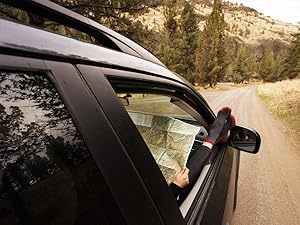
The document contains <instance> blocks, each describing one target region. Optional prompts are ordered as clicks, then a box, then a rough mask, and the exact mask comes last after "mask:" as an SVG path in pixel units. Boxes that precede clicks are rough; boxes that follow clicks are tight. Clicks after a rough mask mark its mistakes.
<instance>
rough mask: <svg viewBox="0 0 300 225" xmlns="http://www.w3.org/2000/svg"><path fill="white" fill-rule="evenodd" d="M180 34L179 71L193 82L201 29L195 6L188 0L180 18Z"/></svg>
mask: <svg viewBox="0 0 300 225" xmlns="http://www.w3.org/2000/svg"><path fill="white" fill-rule="evenodd" d="M179 26H180V34H181V40H182V46H181V47H182V49H181V62H180V67H179V68H178V70H179V71H177V72H178V73H179V74H180V75H182V76H183V77H185V78H186V79H187V80H189V81H190V82H191V83H194V82H195V70H196V68H195V60H196V50H197V47H198V42H199V30H198V21H197V15H196V13H195V8H194V6H193V5H192V4H191V3H189V2H188V1H185V2H184V7H183V10H182V12H181V17H180V20H179Z"/></svg>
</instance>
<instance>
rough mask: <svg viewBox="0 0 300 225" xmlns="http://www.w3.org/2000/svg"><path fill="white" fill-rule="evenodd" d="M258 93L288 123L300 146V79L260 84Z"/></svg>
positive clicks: (272, 111)
mask: <svg viewBox="0 0 300 225" xmlns="http://www.w3.org/2000/svg"><path fill="white" fill-rule="evenodd" d="M257 95H258V96H259V97H260V98H261V99H262V101H263V102H265V103H266V105H267V108H268V109H269V110H270V111H271V113H273V114H274V115H275V116H277V117H278V118H280V119H282V120H283V121H284V122H285V123H286V124H287V125H288V128H289V129H288V131H287V132H288V134H289V135H291V137H292V138H293V140H295V143H296V145H297V146H300V79H294V80H285V81H280V82H276V83H265V84H261V85H258V88H257Z"/></svg>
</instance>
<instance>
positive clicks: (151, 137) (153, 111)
mask: <svg viewBox="0 0 300 225" xmlns="http://www.w3.org/2000/svg"><path fill="white" fill-rule="evenodd" d="M118 98H119V99H120V101H121V102H122V104H123V105H124V106H125V108H126V110H127V112H128V114H129V116H130V118H131V119H132V121H133V123H134V124H135V125H136V127H137V128H138V130H139V132H140V134H141V136H142V137H143V139H144V141H145V143H146V144H147V146H148V149H149V150H150V152H151V154H152V156H153V157H154V159H155V161H156V163H157V164H158V166H159V168H160V170H161V172H162V174H163V175H164V178H165V179H166V181H167V183H168V184H170V183H171V182H172V181H173V179H174V178H175V176H176V175H177V174H178V172H179V171H180V170H181V168H182V167H184V166H185V165H186V163H187V160H188V157H189V155H190V153H191V152H192V151H193V149H194V148H195V147H196V146H197V145H199V144H201V141H202V140H203V139H204V138H205V136H206V134H207V132H206V129H205V128H204V127H203V126H202V124H200V123H199V122H198V121H197V120H196V119H195V118H194V117H193V116H191V115H190V114H189V113H188V112H186V111H185V110H183V109H182V108H181V107H180V106H181V105H182V104H178V102H180V100H179V99H177V98H173V97H171V96H168V95H165V94H159V93H143V92H140V93H136V92H135V93H118ZM175 99H176V100H175ZM181 102H182V101H181Z"/></svg>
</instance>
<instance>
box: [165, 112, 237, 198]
mask: <svg viewBox="0 0 300 225" xmlns="http://www.w3.org/2000/svg"><path fill="white" fill-rule="evenodd" d="M234 126H235V117H234V116H233V115H231V109H230V108H228V107H224V108H222V109H221V110H220V111H219V112H218V115H217V118H216V120H215V121H214V122H213V123H212V124H211V125H210V126H209V132H208V133H209V134H208V136H207V137H206V139H205V140H204V141H203V143H202V145H201V146H200V147H198V149H195V153H194V154H193V155H192V157H191V158H190V159H189V160H188V162H187V168H189V169H190V173H189V171H187V174H188V177H187V180H186V171H185V172H183V171H184V168H183V169H182V170H181V171H180V173H179V174H178V175H177V176H176V178H175V179H174V181H173V182H172V183H171V184H170V189H171V191H172V193H173V194H174V196H175V197H177V196H178V195H179V194H180V193H181V192H182V191H183V189H186V187H187V186H188V184H189V183H191V185H189V186H193V184H194V183H195V182H196V180H197V179H198V177H199V175H200V173H201V171H202V168H203V165H204V163H205V161H206V160H207V158H208V157H209V155H210V153H211V149H212V148H213V146H214V145H215V144H216V143H218V142H221V143H225V142H226V141H227V139H228V131H229V130H230V129H231V128H232V127H234Z"/></svg>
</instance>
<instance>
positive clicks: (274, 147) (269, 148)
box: [203, 86, 300, 225]
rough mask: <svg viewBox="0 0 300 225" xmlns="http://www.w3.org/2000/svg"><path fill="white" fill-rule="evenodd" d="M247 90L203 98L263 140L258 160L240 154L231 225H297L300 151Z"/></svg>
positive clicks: (299, 215) (250, 89)
mask: <svg viewBox="0 0 300 225" xmlns="http://www.w3.org/2000/svg"><path fill="white" fill-rule="evenodd" d="M255 91H256V89H255V87H254V86H249V87H245V88H238V89H234V90H230V91H225V92H210V93H204V94H203V96H204V98H205V99H206V100H207V101H208V103H209V105H210V106H211V107H212V108H213V110H214V111H215V112H217V111H218V110H219V109H220V108H222V107H223V106H229V107H231V108H232V110H233V113H234V115H235V116H236V118H237V122H238V124H239V125H246V126H248V127H251V128H253V129H255V130H257V131H258V132H259V133H260V135H261V139H262V144H261V148H260V152H259V153H258V154H257V155H252V154H247V153H242V154H241V164H240V176H239V187H238V202H237V208H236V211H235V214H234V217H233V221H232V224H233V225H260V224H261V225H277V224H278V225H300V147H299V146H296V145H295V144H294V143H293V140H291V138H290V137H289V136H288V135H287V134H286V133H285V132H284V130H285V129H288V127H286V126H284V125H283V123H282V122H281V121H279V120H278V119H275V118H274V117H273V116H272V115H271V114H270V113H269V112H268V111H267V109H266V108H265V106H264V105H263V103H262V102H261V101H260V100H259V99H258V98H257V97H256V94H255Z"/></svg>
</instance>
